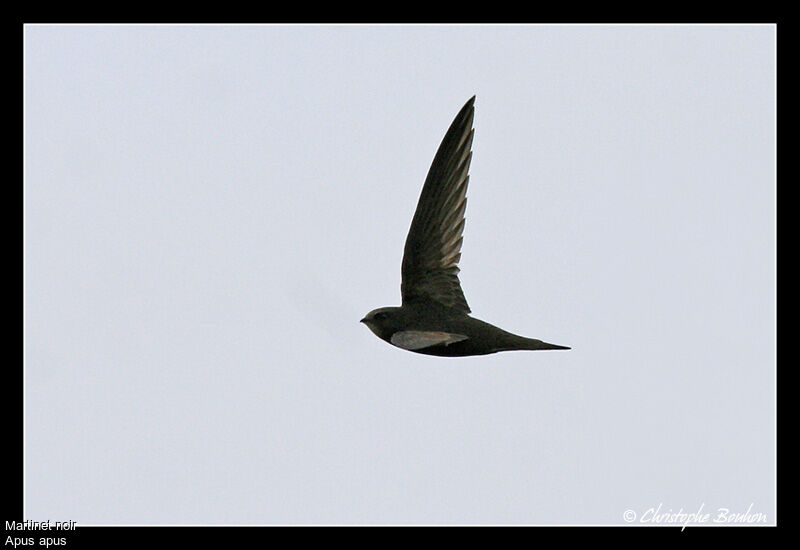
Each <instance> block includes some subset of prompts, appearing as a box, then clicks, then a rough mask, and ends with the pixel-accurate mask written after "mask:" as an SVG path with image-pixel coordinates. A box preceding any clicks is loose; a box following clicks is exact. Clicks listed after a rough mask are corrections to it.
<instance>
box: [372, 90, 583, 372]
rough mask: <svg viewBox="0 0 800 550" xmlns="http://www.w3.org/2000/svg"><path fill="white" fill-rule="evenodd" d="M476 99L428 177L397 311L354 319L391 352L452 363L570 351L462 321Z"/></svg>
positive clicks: (452, 131)
mask: <svg viewBox="0 0 800 550" xmlns="http://www.w3.org/2000/svg"><path fill="white" fill-rule="evenodd" d="M474 103H475V96H472V98H471V99H470V100H469V101H467V103H466V105H464V107H463V108H462V109H461V111H460V112H459V113H458V115H456V118H455V120H453V123H452V124H451V125H450V129H448V130H447V134H445V136H444V139H443V140H442V143H441V145H439V150H438V151H437V152H436V156H435V157H434V159H433V164H431V168H430V170H429V171H428V177H427V178H426V179H425V185H424V186H423V187H422V193H421V194H420V197H419V203H418V204H417V211H416V212H415V214H414V219H413V220H412V222H411V228H410V229H409V231H408V237H407V238H406V246H405V252H404V255H403V269H402V284H401V286H400V290H401V294H402V298H403V305H402V306H401V307H384V308H379V309H376V310H373V311H371V312H369V313H368V314H367V316H366V317H364V318H363V319H361V322H362V323H365V324H366V325H367V326H368V327H369V328H370V330H372V332H374V333H375V334H376V335H377V336H378V337H379V338H381V339H383V340H385V341H387V342H389V343H390V344H393V345H395V346H397V347H400V348H403V349H406V350H410V351H414V352H417V353H425V354H428V355H440V356H448V357H457V356H464V355H486V354H488V353H496V352H498V351H511V350H548V349H570V348H568V347H565V346H557V345H555V344H548V343H546V342H542V341H541V340H534V339H532V338H524V337H522V336H517V335H516V334H511V333H510V332H506V331H504V330H502V329H499V328H497V327H495V326H493V325H490V324H489V323H485V322H483V321H480V320H478V319H474V318H472V317H470V316H469V313H470V309H469V306H468V305H467V300H466V298H464V292H463V291H462V290H461V283H460V282H459V280H458V271H459V270H458V261H459V260H460V259H461V243H462V241H463V237H462V236H461V235H462V233H463V231H464V212H465V210H466V207H467V196H466V194H467V183H468V182H469V164H470V161H471V159H472V136H473V134H474V130H473V128H472V120H473V117H474V115H475V108H474V106H473V105H474Z"/></svg>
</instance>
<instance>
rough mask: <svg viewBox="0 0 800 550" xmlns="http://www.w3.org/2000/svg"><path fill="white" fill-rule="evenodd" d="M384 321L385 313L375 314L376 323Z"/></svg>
mask: <svg viewBox="0 0 800 550" xmlns="http://www.w3.org/2000/svg"><path fill="white" fill-rule="evenodd" d="M384 319H386V314H385V313H383V312H381V313H376V314H375V320H376V321H383V320H384Z"/></svg>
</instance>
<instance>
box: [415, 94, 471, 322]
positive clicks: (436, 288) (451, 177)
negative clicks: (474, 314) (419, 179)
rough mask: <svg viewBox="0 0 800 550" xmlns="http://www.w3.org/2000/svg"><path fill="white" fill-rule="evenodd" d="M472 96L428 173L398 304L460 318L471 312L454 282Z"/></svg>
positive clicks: (464, 198) (463, 206) (464, 201)
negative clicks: (446, 310) (426, 306)
mask: <svg viewBox="0 0 800 550" xmlns="http://www.w3.org/2000/svg"><path fill="white" fill-rule="evenodd" d="M474 103H475V96H472V98H471V99H470V100H469V101H467V103H466V104H465V105H464V107H462V109H461V111H460V112H459V113H458V115H456V118H455V120H453V123H452V124H451V125H450V128H449V129H448V130H447V134H445V136H444V139H443V140H442V143H441V145H439V150H438V151H437V152H436V156H435V157H434V159H433V164H431V168H430V170H429V171H428V177H427V178H426V179H425V185H424V186H423V187H422V193H421V194H420V197H419V202H418V203H417V211H416V212H415V213H414V219H413V220H412V222H411V228H410V229H409V231H408V237H407V238H406V247H405V252H404V254H403V269H402V275H403V280H402V284H401V286H400V290H401V293H402V296H403V304H406V303H411V302H419V301H423V302H424V301H430V300H433V301H436V302H439V303H440V304H444V305H445V306H448V307H451V308H453V309H455V310H457V311H460V312H462V313H469V312H470V309H469V306H468V305H467V300H466V298H464V292H463V291H462V290H461V283H460V282H459V280H458V271H459V269H458V260H460V259H461V242H462V240H463V238H462V236H461V235H462V232H463V230H464V211H465V210H466V208H467V196H466V195H467V183H468V182H469V163H470V160H471V159H472V136H473V134H474V130H473V129H472V120H473V117H474V114H475V108H474V107H473V104H474Z"/></svg>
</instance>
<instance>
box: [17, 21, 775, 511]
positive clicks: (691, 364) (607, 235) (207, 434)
mask: <svg viewBox="0 0 800 550" xmlns="http://www.w3.org/2000/svg"><path fill="white" fill-rule="evenodd" d="M775 36H776V34H775V28H774V26H583V25H578V26H490V25H486V26H469V25H463V26H27V27H26V28H25V32H24V38H25V188H24V191H25V197H24V209H25V210H24V214H25V376H26V382H25V384H26V391H25V513H26V517H27V518H30V519H35V520H45V519H51V520H66V519H70V520H75V521H77V522H78V523H79V524H183V523H192V524H205V523H213V524H274V523H359V524H369V523H382V524H385V523H437V524H441V523H492V524H494V523H501V524H506V523H526V524H529V523H534V524H541V523H547V524H552V523H556V524H559V523H580V524H587V523H590V524H617V523H620V524H624V523H625V521H624V518H623V514H624V513H625V512H626V510H633V511H634V512H635V513H636V514H637V521H636V523H638V518H639V517H641V515H642V514H644V513H645V512H646V511H647V510H648V509H649V508H652V507H656V506H658V505H659V504H661V505H662V511H667V510H668V509H671V510H673V511H678V509H680V508H683V509H684V511H696V510H697V509H698V508H699V507H700V506H703V507H704V509H705V510H710V511H715V510H716V509H717V508H728V509H731V510H732V511H734V512H745V511H746V510H747V509H748V507H749V506H750V505H751V504H752V505H753V506H752V512H760V513H763V514H766V517H767V518H768V520H769V522H773V521H774V519H775V417H774V412H775V409H774V407H775V397H774V386H775V362H776V336H775V331H776V324H775V311H776V310H775V292H776V282H775V281H776V272H775V260H776V247H775V238H776V212H775V196H776V195H775V189H776V187H775V113H776V111H775V108H776V106H775V71H776V68H775ZM473 94H477V100H476V103H475V108H476V114H475V140H474V143H473V151H474V153H473V159H472V169H471V178H470V188H469V191H468V196H469V201H468V207H467V213H466V217H467V223H466V228H465V231H464V247H463V250H462V252H463V256H462V261H461V264H460V265H461V269H462V273H461V282H462V286H463V288H464V292H465V295H466V297H467V300H468V301H469V304H470V306H471V307H472V309H473V313H474V315H475V316H476V317H478V318H481V319H484V320H486V321H488V322H490V323H493V324H497V325H499V326H501V327H503V328H505V329H507V330H510V331H512V332H517V333H519V334H524V335H526V336H532V337H536V338H540V339H543V340H546V341H549V342H555V343H558V344H564V345H569V346H572V348H573V349H572V350H570V351H567V352H544V353H535V352H513V353H506V354H498V355H493V356H485V357H473V358H461V359H453V358H437V357H429V356H423V355H417V354H413V353H409V352H404V351H402V350H399V349H397V348H393V347H391V346H389V345H387V344H386V343H384V342H382V341H380V340H378V339H377V338H375V336H373V335H372V334H371V333H370V332H369V330H368V329H367V328H366V327H364V326H363V325H361V324H359V322H358V320H359V319H360V318H361V317H362V316H363V315H364V314H365V313H366V312H368V311H369V310H371V309H374V308H376V307H380V306H387V305H398V304H399V301H400V292H399V285H400V261H401V257H402V251H403V244H404V241H405V237H406V232H407V230H408V226H409V224H410V223H411V217H412V215H413V212H414V208H415V206H416V202H417V198H418V196H419V191H420V189H421V187H422V183H423V181H424V178H425V174H426V172H427V169H428V167H429V165H430V162H431V160H432V159H433V155H434V153H435V151H436V148H437V146H438V144H439V141H440V140H441V139H442V137H443V136H444V132H445V131H446V129H447V127H448V125H449V124H450V122H451V121H452V119H453V117H454V116H455V114H456V113H457V112H458V110H459V109H460V107H461V106H462V105H463V103H464V102H465V101H466V100H467V99H468V98H469V97H470V96H472V95H473Z"/></svg>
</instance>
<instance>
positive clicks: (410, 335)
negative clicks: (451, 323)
mask: <svg viewBox="0 0 800 550" xmlns="http://www.w3.org/2000/svg"><path fill="white" fill-rule="evenodd" d="M467 338H468V336H464V335H463V334H453V333H451V332H438V331H430V330H402V331H399V332H395V333H394V334H392V340H391V341H392V344H394V345H395V346H397V347H398V348H403V349H405V350H409V351H412V350H418V349H422V348H429V347H431V346H438V345H443V346H449V345H450V344H454V343H456V342H461V341H462V340H466V339H467Z"/></svg>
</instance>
